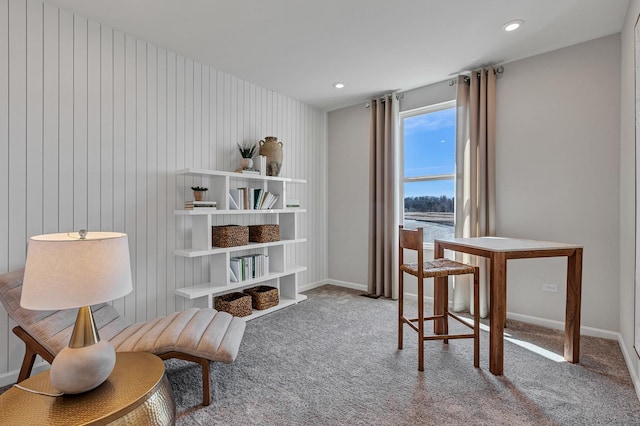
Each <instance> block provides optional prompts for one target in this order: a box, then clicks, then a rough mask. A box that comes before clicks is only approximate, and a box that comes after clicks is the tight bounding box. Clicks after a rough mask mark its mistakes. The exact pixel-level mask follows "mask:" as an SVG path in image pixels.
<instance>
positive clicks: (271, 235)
mask: <svg viewBox="0 0 640 426" xmlns="http://www.w3.org/2000/svg"><path fill="white" fill-rule="evenodd" d="M249 241H251V242H252V243H271V242H274V241H280V225H249Z"/></svg>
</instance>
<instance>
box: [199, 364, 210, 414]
mask: <svg viewBox="0 0 640 426" xmlns="http://www.w3.org/2000/svg"><path fill="white" fill-rule="evenodd" d="M200 366H201V367H202V405H204V406H207V405H209V404H211V376H210V371H211V370H210V368H211V365H210V363H209V360H206V359H202V360H201V361H200Z"/></svg>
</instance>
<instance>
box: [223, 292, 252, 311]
mask: <svg viewBox="0 0 640 426" xmlns="http://www.w3.org/2000/svg"><path fill="white" fill-rule="evenodd" d="M214 307H215V308H216V311H221V312H228V313H230V314H231V315H233V316H235V317H246V316H247V315H251V312H252V310H251V296H249V295H248V294H245V293H240V292H235V293H228V294H223V295H222V296H218V297H216V298H215V302H214Z"/></svg>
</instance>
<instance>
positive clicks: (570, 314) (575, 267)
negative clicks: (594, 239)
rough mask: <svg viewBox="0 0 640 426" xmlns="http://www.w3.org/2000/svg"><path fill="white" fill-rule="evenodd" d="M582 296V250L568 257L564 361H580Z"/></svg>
mask: <svg viewBox="0 0 640 426" xmlns="http://www.w3.org/2000/svg"><path fill="white" fill-rule="evenodd" d="M581 294H582V249H581V248H578V249H576V251H575V253H574V254H573V255H571V256H569V257H568V261H567V307H566V315H565V321H564V359H566V360H567V361H569V362H571V363H577V362H578V361H579V359H580V301H581V297H582V296H581Z"/></svg>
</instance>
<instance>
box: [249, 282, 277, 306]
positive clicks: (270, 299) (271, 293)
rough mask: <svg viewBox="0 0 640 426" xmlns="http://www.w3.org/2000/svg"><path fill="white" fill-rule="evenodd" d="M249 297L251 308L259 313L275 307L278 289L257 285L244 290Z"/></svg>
mask: <svg viewBox="0 0 640 426" xmlns="http://www.w3.org/2000/svg"><path fill="white" fill-rule="evenodd" d="M244 292H245V293H246V294H249V295H251V306H253V308H254V309H257V310H259V311H261V310H263V309H268V308H271V307H273V306H276V305H277V304H278V302H279V298H278V289H277V288H275V287H269V286H266V285H259V286H257V287H251V288H247V289H245V290H244Z"/></svg>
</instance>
